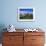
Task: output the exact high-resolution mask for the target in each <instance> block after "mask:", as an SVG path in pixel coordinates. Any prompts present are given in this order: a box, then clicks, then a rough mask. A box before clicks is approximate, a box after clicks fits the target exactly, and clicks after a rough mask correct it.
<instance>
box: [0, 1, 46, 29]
mask: <svg viewBox="0 0 46 46" xmlns="http://www.w3.org/2000/svg"><path fill="white" fill-rule="evenodd" d="M0 2H1V15H0V25H1V24H3V25H5V26H7V25H9V24H13V25H14V26H15V27H16V28H29V27H30V28H31V27H33V28H34V27H39V26H41V27H44V28H46V5H45V4H46V0H0ZM18 7H34V8H35V17H36V19H35V21H34V22H18V21H17V8H18Z"/></svg>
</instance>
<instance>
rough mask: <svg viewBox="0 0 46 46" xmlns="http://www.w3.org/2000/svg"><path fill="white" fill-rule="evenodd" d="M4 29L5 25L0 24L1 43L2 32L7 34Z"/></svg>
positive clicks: (0, 38)
mask: <svg viewBox="0 0 46 46" xmlns="http://www.w3.org/2000/svg"><path fill="white" fill-rule="evenodd" d="M4 28H6V26H5V25H4V24H0V43H2V36H3V34H2V32H6V29H5V30H4Z"/></svg>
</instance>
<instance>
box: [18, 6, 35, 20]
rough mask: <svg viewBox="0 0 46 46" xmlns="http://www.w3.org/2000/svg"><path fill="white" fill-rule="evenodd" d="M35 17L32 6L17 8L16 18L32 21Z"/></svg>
mask: <svg viewBox="0 0 46 46" xmlns="http://www.w3.org/2000/svg"><path fill="white" fill-rule="evenodd" d="M34 19H35V12H34V8H31V7H30V8H19V9H18V20H19V21H33V20H34Z"/></svg>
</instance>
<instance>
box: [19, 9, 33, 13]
mask: <svg viewBox="0 0 46 46" xmlns="http://www.w3.org/2000/svg"><path fill="white" fill-rule="evenodd" d="M20 13H22V14H24V13H25V14H26V13H33V9H20Z"/></svg>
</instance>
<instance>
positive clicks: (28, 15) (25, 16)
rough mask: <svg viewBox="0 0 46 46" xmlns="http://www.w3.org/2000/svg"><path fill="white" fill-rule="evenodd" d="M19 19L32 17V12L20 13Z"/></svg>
mask: <svg viewBox="0 0 46 46" xmlns="http://www.w3.org/2000/svg"><path fill="white" fill-rule="evenodd" d="M20 19H33V14H24V15H22V14H20Z"/></svg>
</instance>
